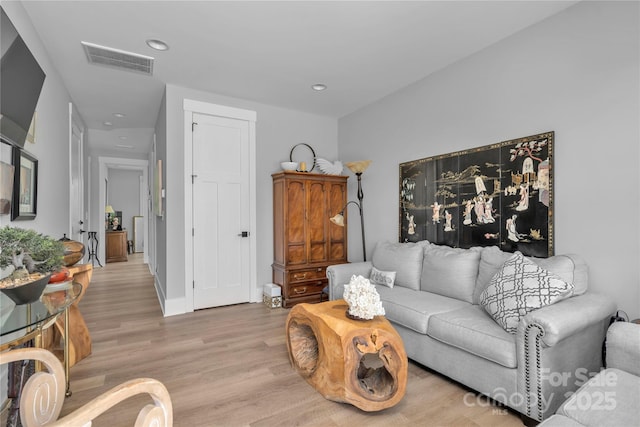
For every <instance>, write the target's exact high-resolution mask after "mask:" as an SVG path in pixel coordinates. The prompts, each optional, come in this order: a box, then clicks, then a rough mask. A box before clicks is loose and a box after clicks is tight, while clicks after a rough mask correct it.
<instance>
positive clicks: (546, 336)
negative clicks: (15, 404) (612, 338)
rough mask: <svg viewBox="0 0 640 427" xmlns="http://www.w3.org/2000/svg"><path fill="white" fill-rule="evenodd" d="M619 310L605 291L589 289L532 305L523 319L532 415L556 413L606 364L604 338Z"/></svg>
mask: <svg viewBox="0 0 640 427" xmlns="http://www.w3.org/2000/svg"><path fill="white" fill-rule="evenodd" d="M614 311H615V305H614V303H613V302H612V301H611V300H610V299H609V298H608V297H607V296H604V295H597V294H593V293H586V294H584V295H579V296H574V297H571V298H569V299H566V300H563V301H560V302H557V303H555V304H552V305H550V306H547V307H543V308H541V309H538V310H535V311H532V312H531V313H529V314H527V315H526V316H525V317H524V318H523V319H522V320H521V321H520V323H519V324H518V331H517V333H516V350H517V354H518V391H519V393H521V396H523V397H525V398H526V401H525V408H526V412H525V415H527V416H528V417H530V418H533V419H535V420H538V421H542V420H543V419H544V418H547V417H549V416H550V415H551V414H553V413H555V411H556V409H558V407H559V406H560V405H561V404H562V402H564V400H565V399H566V397H567V396H568V394H570V393H573V392H575V391H576V390H577V389H578V387H579V386H580V385H581V382H582V381H583V380H584V379H585V378H588V377H587V374H589V373H591V372H594V373H595V372H598V371H599V370H600V369H601V368H602V343H603V342H604V338H605V332H606V330H607V326H608V324H609V318H610V316H611V314H613V312H614Z"/></svg>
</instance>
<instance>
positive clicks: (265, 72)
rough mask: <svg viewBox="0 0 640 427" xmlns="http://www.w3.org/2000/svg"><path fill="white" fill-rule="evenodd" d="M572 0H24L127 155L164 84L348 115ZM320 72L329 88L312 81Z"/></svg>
mask: <svg viewBox="0 0 640 427" xmlns="http://www.w3.org/2000/svg"><path fill="white" fill-rule="evenodd" d="M575 3H577V2H576V1H408V2H404V1H371V2H370V1H315V2H303V1H281V2H272V1H256V2H245V1H55V0H54V1H51V0H48V1H33V0H30V1H24V2H23V5H24V8H25V10H26V11H27V13H28V15H29V16H30V18H31V20H32V22H33V25H34V27H35V28H36V31H37V32H38V33H39V35H40V38H41V40H42V42H43V44H44V46H45V48H46V49H47V51H48V52H49V54H50V57H51V60H52V61H53V63H54V65H55V67H56V68H57V70H58V71H59V73H60V75H61V77H62V79H63V81H64V84H65V85H66V87H67V89H68V90H69V93H70V95H71V97H72V99H73V102H74V103H75V105H76V106H77V108H78V110H79V111H80V114H81V115H82V117H83V119H84V120H85V123H86V125H87V126H88V127H89V128H90V141H89V143H90V146H91V147H92V148H98V149H107V148H111V149H113V148H115V147H116V146H117V145H128V146H132V147H133V148H121V149H122V151H123V156H126V152H127V151H129V152H135V151H137V152H147V151H148V149H149V145H150V141H151V135H152V133H153V127H154V126H155V122H156V118H157V115H158V111H159V107H160V102H161V99H162V95H163V91H164V87H165V84H173V85H178V86H183V87H188V88H192V89H197V90H201V91H206V92H212V93H217V94H221V95H227V96H231V97H236V98H243V99H249V100H254V101H257V102H260V103H264V104H269V105H274V106H279V107H284V108H288V109H293V110H299V111H305V112H309V113H314V114H319V115H323V116H329V117H335V118H340V117H342V116H345V115H347V114H349V113H351V112H353V111H356V110H358V109H359V108H361V107H363V106H365V105H367V104H370V103H372V102H374V101H376V100H378V99H381V98H383V97H384V96H386V95H388V94H390V93H393V92H395V91H397V90H398V89H401V88H403V87H405V86H407V85H409V84H411V83H414V82H416V81H418V80H420V79H422V78H423V77H425V76H427V75H429V74H431V73H433V72H435V71H437V70H440V69H442V68H444V67H446V66H447V65H449V64H451V63H453V62H456V61H458V60H460V59H462V58H464V57H467V56H469V55H472V54H473V53H475V52H477V51H479V50H481V49H483V48H485V47H487V46H489V45H491V44H493V43H496V42H497V41H499V40H501V39H504V38H506V37H509V36H510V35H512V34H514V33H516V32H518V31H520V30H522V29H523V28H525V27H527V26H530V25H532V24H534V23H536V22H539V21H541V20H543V19H545V18H547V17H549V16H551V15H554V14H556V13H558V12H559V11H561V10H563V9H565V8H567V7H569V6H571V5H572V4H575ZM147 39H161V40H163V41H165V42H166V43H168V44H169V46H170V49H169V50H168V51H164V52H160V51H155V50H153V49H151V48H149V47H148V46H147V45H146V43H145V41H146V40H147ZM81 41H85V42H90V43H95V44H99V45H103V46H108V47H112V48H116V49H120V50H124V51H128V52H133V53H137V54H142V55H148V56H152V57H154V58H155V61H154V62H155V63H154V70H153V75H152V76H147V75H142V74H139V73H134V72H127V71H121V70H119V69H114V68H108V67H105V66H99V65H92V64H89V63H88V61H87V58H86V55H85V53H84V50H83V48H82V46H81V44H80V42H81ZM314 83H324V84H326V85H327V86H328V88H327V89H326V90H324V91H322V92H316V91H314V90H312V89H311V85H312V84H314ZM113 113H123V114H125V117H122V118H118V117H115V116H114V115H113ZM104 122H111V123H112V125H111V126H107V125H105V124H104ZM125 138H126V139H125Z"/></svg>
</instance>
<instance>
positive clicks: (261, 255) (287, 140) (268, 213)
mask: <svg viewBox="0 0 640 427" xmlns="http://www.w3.org/2000/svg"><path fill="white" fill-rule="evenodd" d="M184 99H192V100H196V101H203V102H209V103H213V104H219V105H225V106H229V107H236V108H243V109H247V110H253V111H256V113H257V122H256V159H257V170H256V181H257V182H256V197H257V200H256V205H257V224H256V227H257V229H256V230H254V231H255V233H256V239H257V240H256V245H257V261H256V263H257V270H258V271H257V283H256V284H255V286H256V287H257V288H258V289H261V287H262V285H264V284H265V283H270V282H271V281H272V278H271V264H272V262H273V218H272V206H273V203H272V183H271V174H272V173H274V172H276V171H278V170H280V162H282V161H285V160H288V158H289V151H290V150H291V147H293V146H294V145H296V144H298V143H300V142H306V143H308V144H309V145H311V146H312V147H313V148H314V150H315V152H316V154H317V155H318V156H319V157H323V158H326V159H330V160H335V159H336V158H337V153H338V147H337V135H338V129H337V121H336V120H335V119H332V118H328V117H322V116H318V115H313V114H308V113H303V112H299V111H293V110H288V109H284V108H279V107H274V106H270V105H265V104H260V103H257V102H253V101H247V100H243V99H238V98H231V97H227V96H223V95H217V94H212V93H207V92H201V91H195V90H191V89H186V88H182V87H178V86H173V85H167V88H166V135H160V134H158V135H157V144H158V150H159V155H161V156H165V157H163V161H164V164H165V171H164V173H165V182H166V184H165V185H166V199H165V204H166V211H165V212H166V214H165V221H166V223H165V225H164V227H165V230H166V237H165V240H164V241H162V242H161V241H160V236H159V237H158V250H159V251H164V252H165V256H166V259H167V260H175V261H173V262H170V263H167V265H166V277H165V278H164V282H165V283H166V285H165V288H166V298H167V300H176V301H178V300H179V299H180V298H184V295H185V289H184V277H185V265H184V263H183V262H182V260H183V259H184V248H185V242H186V239H185V236H184V232H183V229H184V221H185V218H184V183H185V179H186V177H185V170H184V163H185V162H184V144H183V141H184V111H183V100H184ZM162 115H163V113H162V112H161V116H162ZM161 121H162V118H159V120H158V123H161ZM156 132H160V133H161V132H162V126H157V128H156ZM163 150H164V151H163ZM160 153H161V154H160ZM165 159H168V160H165ZM158 256H159V257H160V256H161V255H160V254H159V255H158ZM159 262H160V261H159Z"/></svg>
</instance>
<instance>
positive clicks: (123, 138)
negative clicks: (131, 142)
mask: <svg viewBox="0 0 640 427" xmlns="http://www.w3.org/2000/svg"><path fill="white" fill-rule="evenodd" d="M118 138H120V139H122V140H125V139H127V137H126V136H119V137H118Z"/></svg>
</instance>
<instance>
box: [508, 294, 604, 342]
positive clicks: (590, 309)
mask: <svg viewBox="0 0 640 427" xmlns="http://www.w3.org/2000/svg"><path fill="white" fill-rule="evenodd" d="M615 310H616V307H615V304H614V303H613V301H612V300H611V299H610V298H609V297H607V296H604V295H599V294H594V293H586V294H584V295H578V296H574V297H571V298H568V299H566V300H562V301H559V302H557V303H556V304H552V305H549V306H546V307H542V308H540V309H538V310H534V311H532V312H530V313H529V314H527V315H526V316H525V317H524V318H523V319H522V320H521V321H520V324H519V325H518V335H519V336H524V331H525V330H526V329H527V327H529V325H536V326H538V327H539V328H541V329H542V342H543V343H544V344H545V345H546V346H547V347H553V346H554V345H556V344H557V343H558V342H559V341H562V340H563V339H565V338H567V337H569V336H571V335H573V334H575V333H577V332H578V331H580V330H582V329H584V328H586V327H587V326H589V325H592V324H595V323H599V322H601V321H602V320H603V319H606V318H607V317H609V316H611V314H612V313H613V312H614V311H615Z"/></svg>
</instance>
